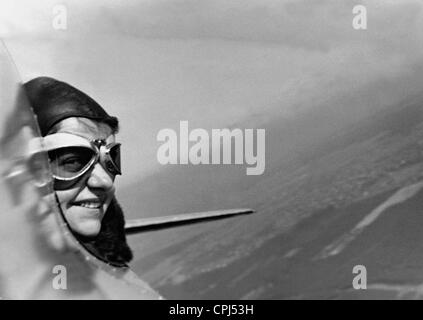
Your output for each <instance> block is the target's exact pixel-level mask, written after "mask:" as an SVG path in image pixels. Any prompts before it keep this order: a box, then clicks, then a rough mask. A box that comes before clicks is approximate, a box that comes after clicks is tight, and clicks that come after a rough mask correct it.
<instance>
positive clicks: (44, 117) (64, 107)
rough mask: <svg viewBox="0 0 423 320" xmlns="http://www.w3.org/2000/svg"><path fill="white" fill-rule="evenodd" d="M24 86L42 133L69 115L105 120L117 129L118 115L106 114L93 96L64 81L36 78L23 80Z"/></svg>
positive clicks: (44, 133) (45, 132) (43, 134)
mask: <svg viewBox="0 0 423 320" xmlns="http://www.w3.org/2000/svg"><path fill="white" fill-rule="evenodd" d="M24 87H25V89H26V92H27V95H28V98H29V101H30V103H31V105H32V108H33V110H34V113H35V114H36V115H37V120H38V125H39V127H40V130H41V135H42V136H45V135H47V133H48V132H49V130H50V129H51V128H52V127H53V126H54V125H55V124H56V123H58V122H59V121H61V120H64V119H66V118H70V117H83V118H88V119H92V120H96V121H99V122H104V123H106V124H109V125H111V127H112V129H114V130H115V129H117V118H115V117H112V116H110V115H108V114H107V112H106V111H105V110H104V109H103V108H102V107H101V106H100V105H99V104H98V103H97V102H95V101H94V100H93V99H92V98H90V97H89V96H88V95H86V94H85V93H83V92H82V91H80V90H78V89H76V88H75V87H72V86H71V85H69V84H67V83H65V82H62V81H58V80H56V79H53V78H49V77H38V78H35V79H32V80H31V81H28V82H27V83H25V84H24ZM113 124H114V125H115V128H113Z"/></svg>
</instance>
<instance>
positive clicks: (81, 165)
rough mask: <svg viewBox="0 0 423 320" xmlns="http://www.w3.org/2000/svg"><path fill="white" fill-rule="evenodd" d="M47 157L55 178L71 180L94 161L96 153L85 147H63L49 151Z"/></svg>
mask: <svg viewBox="0 0 423 320" xmlns="http://www.w3.org/2000/svg"><path fill="white" fill-rule="evenodd" d="M48 156H49V158H50V166H51V170H52V172H53V175H54V176H55V177H57V178H59V179H60V178H62V179H72V178H74V177H76V176H78V175H79V174H80V173H81V172H83V171H85V170H86V169H87V168H88V167H89V166H90V165H91V164H92V163H93V162H94V161H95V158H96V153H95V151H94V150H92V149H90V148H87V147H65V148H59V149H55V150H51V151H49V152H48Z"/></svg>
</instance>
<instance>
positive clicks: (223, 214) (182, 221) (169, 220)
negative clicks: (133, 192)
mask: <svg viewBox="0 0 423 320" xmlns="http://www.w3.org/2000/svg"><path fill="white" fill-rule="evenodd" d="M254 212H255V211H254V210H252V209H248V208H247V209H228V210H216V211H205V212H193V213H185V214H177V215H171V216H164V217H154V218H143V219H134V220H128V221H127V222H126V223H125V232H126V234H127V235H131V234H136V233H140V232H147V231H154V230H161V229H167V228H172V227H177V226H182V225H187V224H194V223H199V222H204V221H210V220H217V219H225V218H229V217H233V216H237V215H241V214H250V213H254Z"/></svg>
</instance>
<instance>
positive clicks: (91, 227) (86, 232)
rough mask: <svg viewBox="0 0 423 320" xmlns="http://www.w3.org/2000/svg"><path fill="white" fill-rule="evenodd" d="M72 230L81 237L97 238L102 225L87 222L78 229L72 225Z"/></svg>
mask: <svg viewBox="0 0 423 320" xmlns="http://www.w3.org/2000/svg"><path fill="white" fill-rule="evenodd" d="M71 228H72V230H73V231H74V232H76V233H78V234H80V235H81V236H84V237H90V238H91V237H96V236H97V235H98V234H99V233H100V229H101V223H100V221H85V222H84V223H82V224H80V225H78V227H76V228H75V227H72V225H71Z"/></svg>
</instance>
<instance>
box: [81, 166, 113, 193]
mask: <svg viewBox="0 0 423 320" xmlns="http://www.w3.org/2000/svg"><path fill="white" fill-rule="evenodd" d="M113 180H114V179H113V178H112V176H111V175H110V174H108V173H107V171H106V170H105V169H104V168H103V166H102V165H101V164H100V163H96V164H95V165H94V168H93V170H92V171H91V173H90V176H89V178H88V181H87V185H88V187H90V188H93V189H104V190H109V189H112V188H113V183H114V181H113Z"/></svg>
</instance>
